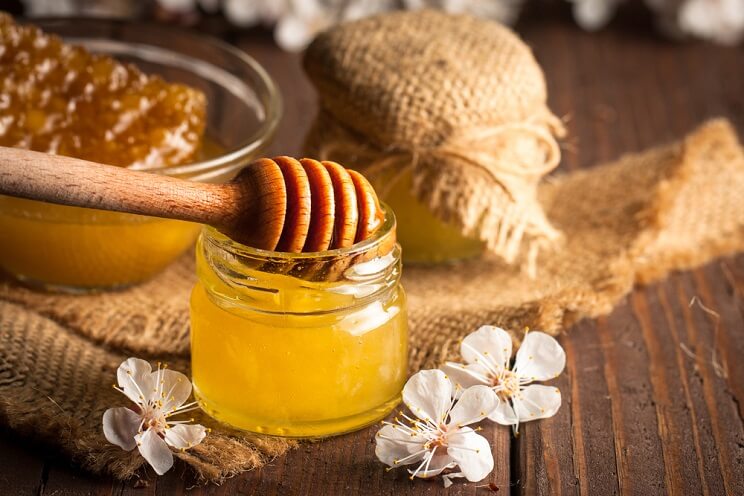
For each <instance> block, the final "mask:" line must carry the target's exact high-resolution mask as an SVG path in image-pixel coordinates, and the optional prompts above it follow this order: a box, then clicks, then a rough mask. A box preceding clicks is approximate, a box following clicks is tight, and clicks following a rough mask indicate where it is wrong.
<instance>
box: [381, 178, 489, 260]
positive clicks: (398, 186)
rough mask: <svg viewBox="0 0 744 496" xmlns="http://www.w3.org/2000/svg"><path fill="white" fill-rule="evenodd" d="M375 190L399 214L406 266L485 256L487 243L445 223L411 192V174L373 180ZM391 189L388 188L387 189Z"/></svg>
mask: <svg viewBox="0 0 744 496" xmlns="http://www.w3.org/2000/svg"><path fill="white" fill-rule="evenodd" d="M373 184H374V186H375V189H376V190H377V191H378V192H383V193H382V194H381V199H382V200H384V201H385V202H386V203H387V204H388V205H390V207H391V208H392V209H393V210H394V211H395V215H396V217H397V219H398V240H399V242H400V244H401V246H402V247H403V259H404V260H405V261H406V263H409V262H414V263H439V262H446V261H452V260H462V259H467V258H472V257H475V256H478V255H480V254H481V253H483V250H484V244H483V243H482V242H481V241H479V240H477V239H472V238H467V237H465V236H463V235H462V233H461V232H460V230H459V229H458V228H457V227H455V226H453V225H450V224H447V223H445V222H442V221H441V220H439V219H438V218H436V217H435V216H434V214H432V213H431V212H430V211H429V209H428V208H427V207H426V206H425V205H423V204H422V203H421V202H420V201H419V200H418V199H417V198H416V197H415V196H414V195H413V194H412V193H411V173H410V172H406V173H404V174H402V175H401V176H399V177H395V175H394V174H386V175H385V177H380V178H377V179H376V180H375V181H373ZM386 186H387V187H386Z"/></svg>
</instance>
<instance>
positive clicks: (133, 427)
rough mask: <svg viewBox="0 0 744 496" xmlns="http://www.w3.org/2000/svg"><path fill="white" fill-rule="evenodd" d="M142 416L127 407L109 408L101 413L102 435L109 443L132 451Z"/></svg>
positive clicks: (135, 443)
mask: <svg viewBox="0 0 744 496" xmlns="http://www.w3.org/2000/svg"><path fill="white" fill-rule="evenodd" d="M141 422H142V417H141V416H140V415H138V414H137V413H136V412H133V411H132V410H130V409H129V408H124V407H119V408H109V409H108V410H106V411H105V412H104V413H103V435H104V436H105V437H106V440H107V441H108V442H110V443H111V444H115V445H117V446H119V447H121V449H124V450H127V451H132V450H133V449H134V448H135V447H136V446H137V441H135V440H134V436H136V435H137V431H138V430H139V426H140V423H141Z"/></svg>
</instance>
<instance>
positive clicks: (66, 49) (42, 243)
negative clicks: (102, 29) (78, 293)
mask: <svg viewBox="0 0 744 496" xmlns="http://www.w3.org/2000/svg"><path fill="white" fill-rule="evenodd" d="M0 95H1V96H0V109H1V111H2V114H0V145H2V146H9V147H17V148H26V149H31V150H36V151H42V152H47V153H53V154H59V155H68V156H73V157H77V158H82V159H86V160H91V161H96V162H101V163H106V164H110V165H116V166H121V167H129V168H133V169H158V170H162V168H164V167H170V166H177V165H181V164H185V163H191V162H193V161H195V160H198V159H201V158H204V156H205V152H206V153H214V148H215V147H204V146H202V142H203V137H204V132H205V125H206V124H205V123H206V110H207V109H206V98H205V96H204V94H203V93H201V92H200V91H197V90H195V89H192V88H189V87H187V86H184V85H180V84H171V83H166V82H165V81H164V80H163V79H161V78H160V77H158V76H154V75H146V74H144V73H142V72H141V71H140V70H139V69H137V68H136V67H135V66H134V65H131V64H122V63H119V62H117V61H115V60H113V59H112V58H110V57H107V56H103V55H97V54H92V53H89V52H87V51H86V50H85V49H83V48H81V47H76V46H72V45H67V44H65V43H63V41H62V40H61V39H60V38H58V37H57V36H54V35H49V34H46V33H44V32H42V31H41V30H40V29H38V28H36V27H33V26H24V25H19V24H16V23H14V21H13V19H12V18H11V17H9V16H7V15H3V14H0ZM198 229H199V228H198V226H196V225H194V224H190V223H186V222H179V221H173V220H163V219H154V218H149V217H142V216H136V215H129V214H119V213H112V212H104V211H98V210H85V209H80V208H75V207H67V206H59V205H51V204H46V203H41V202H36V201H30V200H22V199H16V198H9V197H0V230H1V231H2V232H3V237H4V238H5V241H4V242H3V243H2V244H0V264H2V268H3V269H4V270H5V271H7V272H9V273H10V274H11V275H14V276H15V277H17V278H18V279H21V280H24V281H27V282H28V283H31V284H34V285H38V286H42V287H45V288H52V289H77V290H88V289H95V288H110V287H122V286H127V285H131V284H134V283H137V282H140V281H143V280H145V279H147V278H149V277H151V276H152V275H154V274H155V273H157V272H158V271H160V270H161V269H163V268H164V267H165V266H166V265H167V264H168V263H170V262H171V261H172V260H174V259H175V258H176V257H177V256H178V255H179V254H181V253H183V252H184V251H185V250H186V249H187V248H188V247H189V246H191V244H192V243H193V240H194V239H195V237H196V234H197V233H198Z"/></svg>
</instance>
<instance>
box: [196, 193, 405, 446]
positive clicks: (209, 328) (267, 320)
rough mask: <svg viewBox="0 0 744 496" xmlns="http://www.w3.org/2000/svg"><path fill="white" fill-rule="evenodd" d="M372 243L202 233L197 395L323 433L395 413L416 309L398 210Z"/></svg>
mask: <svg viewBox="0 0 744 496" xmlns="http://www.w3.org/2000/svg"><path fill="white" fill-rule="evenodd" d="M384 208H385V222H384V225H383V226H382V227H381V228H380V229H379V230H378V231H377V232H376V233H375V234H374V235H373V236H372V237H371V238H370V239H368V240H365V241H362V242H360V243H357V244H356V245H354V246H351V247H349V248H344V249H338V250H331V251H325V252H317V253H296V254H295V253H279V252H268V251H262V250H257V249H254V248H249V247H247V246H243V245H240V244H238V243H235V242H234V241H232V240H230V239H229V238H227V237H225V236H224V235H222V234H220V233H219V232H217V231H216V230H214V229H212V228H209V227H207V228H204V230H203V231H202V234H201V236H200V238H199V241H198V242H197V251H196V259H197V274H198V278H199V281H198V283H197V284H196V286H195V287H194V290H193V293H192V298H191V361H192V375H193V382H194V393H195V395H196V398H197V399H198V401H199V403H200V405H201V407H202V409H204V410H205V411H206V412H207V413H209V414H210V415H211V416H213V417H214V418H216V419H218V420H220V421H222V422H224V423H227V424H229V425H231V426H233V427H236V428H239V429H243V430H248V431H253V432H259V433H264V434H271V435H279V436H287V437H321V436H329V435H334V434H341V433H344V432H348V431H352V430H355V429H359V428H361V427H363V426H366V425H368V424H371V423H373V422H375V421H377V420H379V419H381V418H383V417H385V416H386V415H387V414H388V413H389V412H390V411H391V410H392V409H393V408H394V407H395V406H396V405H397V404H398V402H399V401H400V392H401V389H402V387H403V384H404V382H405V379H406V366H407V339H408V327H407V314H406V299H405V294H404V292H403V289H402V287H401V286H400V275H401V263H400V247H399V246H398V245H397V243H396V240H395V219H394V216H393V214H392V211H391V210H390V209H389V208H388V207H384Z"/></svg>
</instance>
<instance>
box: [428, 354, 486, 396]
mask: <svg viewBox="0 0 744 496" xmlns="http://www.w3.org/2000/svg"><path fill="white" fill-rule="evenodd" d="M440 369H441V370H442V372H444V373H445V374H447V378H448V379H449V380H450V381H451V382H452V385H453V386H454V393H455V398H459V397H460V396H461V395H462V393H463V391H465V390H466V389H467V388H469V387H470V386H476V385H478V384H483V385H486V386H490V385H491V381H490V380H489V378H488V371H487V370H486V369H485V368H484V367H483V365H481V364H479V363H471V364H468V365H464V364H462V363H455V362H447V363H445V364H444V365H442V366H441V367H440Z"/></svg>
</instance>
